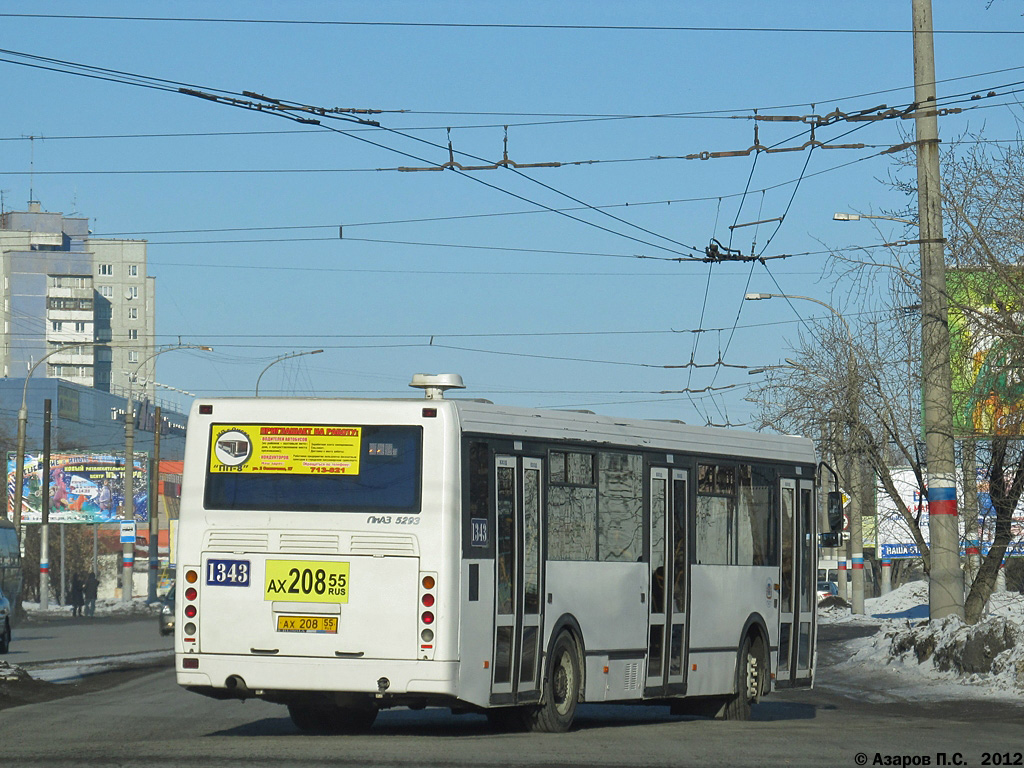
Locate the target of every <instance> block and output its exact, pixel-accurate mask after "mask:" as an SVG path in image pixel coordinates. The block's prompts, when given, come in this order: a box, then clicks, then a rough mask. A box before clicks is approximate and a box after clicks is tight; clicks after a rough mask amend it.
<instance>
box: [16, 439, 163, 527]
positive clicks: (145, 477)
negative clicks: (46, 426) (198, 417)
mask: <svg viewBox="0 0 1024 768" xmlns="http://www.w3.org/2000/svg"><path fill="white" fill-rule="evenodd" d="M16 464H17V456H16V454H15V453H14V452H13V451H12V452H10V453H8V454H7V512H8V516H10V515H11V514H12V513H13V511H14V508H13V506H14V481H15V468H16ZM132 479H133V485H134V486H135V488H134V503H135V521H136V522H139V523H145V522H148V521H149V493H148V489H149V461H148V460H147V456H146V454H144V453H137V454H135V462H134V476H133V478H132ZM48 483H49V486H50V517H49V521H50V522H51V523H108V522H116V521H118V520H120V519H121V515H122V513H123V510H124V494H125V490H124V457H123V456H113V455H110V454H96V453H54V454H51V455H50V477H49V478H48ZM21 492H22V498H23V502H22V512H21V521H22V522H23V523H40V522H42V517H43V515H42V509H43V455H42V454H41V453H33V454H26V455H25V467H24V480H23V482H22V489H21Z"/></svg>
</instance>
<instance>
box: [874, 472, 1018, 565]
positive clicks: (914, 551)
mask: <svg viewBox="0 0 1024 768" xmlns="http://www.w3.org/2000/svg"><path fill="white" fill-rule="evenodd" d="M892 479H893V484H894V485H895V486H896V489H897V491H898V492H899V495H900V498H901V499H903V503H904V504H906V505H907V509H908V510H909V511H910V514H911V515H913V516H914V517H917V518H918V519H919V521H920V523H919V525H920V529H921V535H922V536H923V537H924V540H925V541H926V542H929V541H930V538H929V527H928V502H927V500H926V499H925V498H924V497H923V496H922V494H921V490H920V489H919V488H918V485H917V480H916V478H915V476H914V473H913V471H912V470H910V469H894V470H892ZM962 480H963V478H962V477H958V478H957V494H958V496H960V497H962V496H963V482H962ZM995 516H996V511H995V507H994V506H993V504H992V497H991V496H990V495H989V483H988V475H987V472H986V470H984V469H979V470H978V539H979V548H980V550H981V554H983V555H987V554H988V551H989V549H990V548H991V546H992V539H993V537H994V536H995ZM1010 531H1011V533H1012V535H1013V540H1012V541H1011V542H1010V545H1009V547H1007V550H1006V557H1021V556H1024V502H1022V504H1020V505H1018V506H1017V509H1016V510H1014V513H1013V518H1012V520H1011V522H1010ZM959 535H960V554H961V555H963V554H965V552H966V547H965V545H966V541H965V528H964V521H963V518H962V517H961V519H960V520H959ZM877 554H878V557H889V558H896V557H920V556H921V552H920V551H919V550H918V548H917V544H916V543H915V541H914V537H913V535H912V534H911V532H910V526H909V525H908V523H907V521H906V520H904V519H903V516H902V515H900V514H899V512H898V511H897V509H896V505H895V504H894V503H893V501H892V499H890V498H889V495H888V494H887V493H886V492H885V489H883V488H881V487H879V488H878V549H877Z"/></svg>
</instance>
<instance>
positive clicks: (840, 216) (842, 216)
mask: <svg viewBox="0 0 1024 768" xmlns="http://www.w3.org/2000/svg"><path fill="white" fill-rule="evenodd" d="M832 219H833V220H834V221H860V214H859V213H833V214H832Z"/></svg>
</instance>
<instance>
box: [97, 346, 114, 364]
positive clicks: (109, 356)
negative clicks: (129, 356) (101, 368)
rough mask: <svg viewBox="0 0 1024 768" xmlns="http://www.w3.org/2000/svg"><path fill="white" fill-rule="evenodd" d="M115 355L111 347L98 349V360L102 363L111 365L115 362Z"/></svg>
mask: <svg viewBox="0 0 1024 768" xmlns="http://www.w3.org/2000/svg"><path fill="white" fill-rule="evenodd" d="M113 357H114V356H113V353H112V352H111V350H110V347H96V360H97V361H99V362H101V363H109V362H110V361H111V360H113Z"/></svg>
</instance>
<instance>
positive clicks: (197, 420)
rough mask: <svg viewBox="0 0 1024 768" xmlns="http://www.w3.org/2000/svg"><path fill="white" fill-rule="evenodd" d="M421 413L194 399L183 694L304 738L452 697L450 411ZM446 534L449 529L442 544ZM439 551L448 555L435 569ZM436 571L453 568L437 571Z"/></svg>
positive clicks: (181, 629)
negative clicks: (248, 710) (272, 712)
mask: <svg viewBox="0 0 1024 768" xmlns="http://www.w3.org/2000/svg"><path fill="white" fill-rule="evenodd" d="M423 405H424V401H423V400H395V401H366V400H313V399H310V400H275V399H265V398H261V399H224V400H204V401H200V402H197V403H196V404H195V405H194V406H193V410H192V413H191V415H190V418H189V426H188V435H187V440H186V448H185V470H184V478H183V486H182V498H181V513H180V519H179V525H178V542H177V558H176V559H177V574H178V577H177V578H178V579H179V580H180V582H181V583H180V584H179V585H178V587H177V605H176V613H177V617H176V618H177V621H176V625H175V655H176V668H177V677H178V682H179V684H181V685H183V686H185V687H187V688H188V689H189V690H192V691H195V692H197V693H203V694H206V695H209V696H213V697H216V698H247V697H252V696H258V697H260V698H264V699H267V700H270V701H277V702H280V703H284V704H287V705H288V707H289V712H290V713H291V715H292V718H293V720H294V721H295V723H296V725H298V726H299V727H300V728H301V729H303V730H307V731H343V730H358V729H360V728H363V727H367V726H368V725H369V723H371V722H372V721H373V717H374V716H375V714H376V711H377V710H378V709H379V708H380V707H383V706H391V705H394V704H412V705H414V706H415V705H424V704H435V703H444V704H451V703H453V702H454V701H455V700H456V698H457V679H458V675H457V663H456V660H457V657H458V654H457V647H456V643H457V639H458V637H457V632H456V631H455V630H447V628H448V627H449V626H452V625H454V623H455V622H457V608H456V606H457V604H458V603H457V600H458V596H457V582H458V573H457V570H456V571H454V572H452V573H448V572H447V571H446V569H449V568H453V567H454V568H457V563H458V557H457V556H453V553H456V552H457V547H458V542H457V540H456V536H455V533H453V532H456V531H457V527H456V526H455V525H454V524H452V521H451V520H450V516H451V515H453V514H454V512H453V511H452V510H453V505H454V504H455V503H456V501H457V500H456V499H455V498H454V496H455V492H454V491H450V492H449V491H446V489H453V488H457V473H458V467H457V460H456V451H457V445H458V444H457V441H456V440H455V438H454V437H453V435H454V434H455V432H457V430H455V429H454V428H453V425H452V422H453V420H454V418H455V414H454V412H453V411H452V410H451V409H449V408H447V407H446V404H444V403H439V404H437V406H431V407H429V408H424V407H423ZM450 532H451V533H450ZM445 553H448V556H447V557H446V556H445ZM444 563H449V564H452V563H454V564H455V565H454V566H452V565H449V566H446V565H444Z"/></svg>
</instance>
